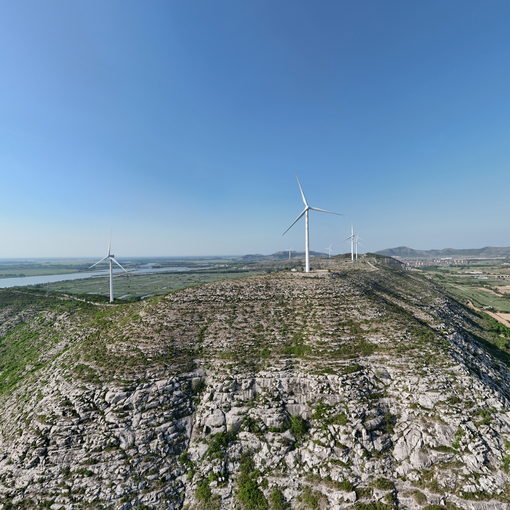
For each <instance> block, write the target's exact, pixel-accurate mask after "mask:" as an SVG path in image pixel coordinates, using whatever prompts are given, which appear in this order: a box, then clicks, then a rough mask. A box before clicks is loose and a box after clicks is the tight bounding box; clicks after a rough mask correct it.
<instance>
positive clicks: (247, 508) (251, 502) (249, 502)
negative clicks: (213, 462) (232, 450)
mask: <svg viewBox="0 0 510 510" xmlns="http://www.w3.org/2000/svg"><path fill="white" fill-rule="evenodd" d="M259 477H260V472H259V471H258V470H256V469H255V463H254V462H253V458H252V456H251V453H250V452H247V453H245V454H244V455H243V456H242V458H241V464H240V466H239V476H238V479H237V492H236V494H237V499H238V501H239V503H240V505H241V508H242V509H243V510H268V509H269V505H268V503H267V500H266V498H265V496H264V493H263V492H262V491H261V490H260V488H259V484H258V482H257V478H259Z"/></svg>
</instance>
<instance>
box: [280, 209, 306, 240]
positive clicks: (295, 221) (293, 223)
mask: <svg viewBox="0 0 510 510" xmlns="http://www.w3.org/2000/svg"><path fill="white" fill-rule="evenodd" d="M305 212H306V208H305V210H304V211H303V212H302V213H301V214H300V215H299V216H298V217H297V218H296V219H295V220H294V221H293V222H292V223H291V225H290V227H289V228H288V229H287V230H286V231H285V232H284V233H283V234H282V236H284V235H285V234H286V233H287V232H288V231H289V230H290V229H291V228H292V227H293V226H294V225H295V224H296V223H297V221H298V220H299V219H300V218H301V216H303V214H305Z"/></svg>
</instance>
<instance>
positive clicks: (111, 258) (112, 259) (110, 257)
mask: <svg viewBox="0 0 510 510" xmlns="http://www.w3.org/2000/svg"><path fill="white" fill-rule="evenodd" d="M104 260H108V263H109V264H110V303H113V263H115V264H117V265H118V266H119V267H120V268H121V269H122V270H123V271H124V272H125V273H127V270H126V269H124V268H123V267H122V266H121V265H120V264H119V262H118V261H117V259H116V258H115V255H114V254H113V253H112V241H111V239H110V242H109V243H108V255H106V257H103V258H102V259H101V260H98V261H97V262H96V263H95V264H92V265H91V266H90V267H89V269H92V268H93V267H94V266H97V265H98V264H100V263H101V262H103V261H104Z"/></svg>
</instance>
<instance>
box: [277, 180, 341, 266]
mask: <svg viewBox="0 0 510 510" xmlns="http://www.w3.org/2000/svg"><path fill="white" fill-rule="evenodd" d="M296 179H297V177H296ZM297 183H298V186H299V192H300V193H301V198H302V199H303V203H304V204H305V208H304V210H303V212H302V213H301V214H300V215H299V216H298V217H297V218H296V219H295V220H294V221H293V222H292V223H291V225H290V227H289V228H288V229H287V230H286V231H285V232H284V233H283V234H282V235H285V234H286V233H287V232H288V231H289V230H290V229H291V228H292V227H293V226H294V225H295V224H296V223H297V221H298V220H300V219H301V217H302V216H304V217H305V273H309V272H310V236H309V224H310V221H309V215H310V211H318V212H324V213H329V214H336V215H337V216H342V215H341V214H340V213H336V212H332V211H326V209H319V208H318V207H311V206H310V205H308V202H307V200H306V197H305V194H304V193H303V188H301V183H300V182H299V179H297Z"/></svg>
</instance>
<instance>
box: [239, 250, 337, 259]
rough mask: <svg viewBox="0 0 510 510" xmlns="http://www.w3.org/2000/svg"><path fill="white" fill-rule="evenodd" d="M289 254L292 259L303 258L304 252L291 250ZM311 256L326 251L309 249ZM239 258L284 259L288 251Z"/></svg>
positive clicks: (323, 254)
mask: <svg viewBox="0 0 510 510" xmlns="http://www.w3.org/2000/svg"><path fill="white" fill-rule="evenodd" d="M290 253H291V256H292V258H293V259H299V258H303V257H304V256H305V252H303V251H291V252H290ZM310 256H311V257H327V256H328V255H327V253H321V252H319V251H310ZM240 258H241V260H246V261H259V260H260V261H262V260H266V261H267V260H285V259H288V258H289V252H288V251H287V250H285V251H277V252H276V253H271V255H262V254H259V253H255V254H249V255H243V256H242V257H240Z"/></svg>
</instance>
